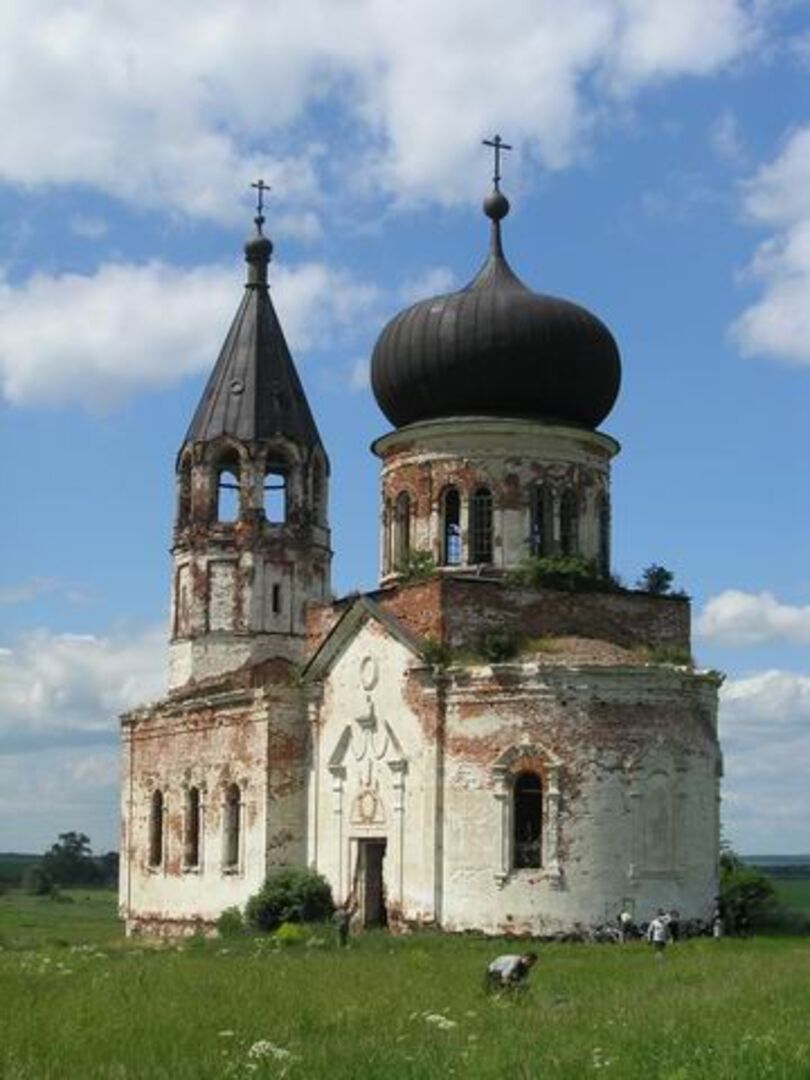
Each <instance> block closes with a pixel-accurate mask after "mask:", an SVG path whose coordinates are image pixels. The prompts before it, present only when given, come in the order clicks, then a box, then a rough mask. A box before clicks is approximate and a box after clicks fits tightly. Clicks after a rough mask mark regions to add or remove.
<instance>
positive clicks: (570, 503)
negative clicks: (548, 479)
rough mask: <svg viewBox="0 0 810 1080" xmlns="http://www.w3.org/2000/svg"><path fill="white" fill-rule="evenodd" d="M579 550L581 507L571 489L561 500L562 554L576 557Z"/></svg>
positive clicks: (563, 494) (567, 490) (568, 489)
mask: <svg viewBox="0 0 810 1080" xmlns="http://www.w3.org/2000/svg"><path fill="white" fill-rule="evenodd" d="M578 550H579V505H578V503H577V496H576V493H575V492H574V491H572V490H571V488H566V490H565V491H564V492H563V493H562V498H561V499H560V553H561V554H562V555H576V554H577V552H578Z"/></svg>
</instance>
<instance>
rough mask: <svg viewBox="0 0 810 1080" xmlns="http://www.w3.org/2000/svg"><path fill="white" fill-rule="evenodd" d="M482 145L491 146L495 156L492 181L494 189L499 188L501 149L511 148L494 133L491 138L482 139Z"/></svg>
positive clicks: (497, 189) (498, 189)
mask: <svg viewBox="0 0 810 1080" xmlns="http://www.w3.org/2000/svg"><path fill="white" fill-rule="evenodd" d="M482 145H483V146H491V147H492V149H493V151H494V156H495V172H494V173H493V176H492V183H493V185H494V187H495V190H496V191H500V190H501V151H502V150H511V149H512V147H511V146H510V145H509V143H505V142H504V141H503V139H502V138H501V137H500V135H495V136H494V137H493V138H492V139H482Z"/></svg>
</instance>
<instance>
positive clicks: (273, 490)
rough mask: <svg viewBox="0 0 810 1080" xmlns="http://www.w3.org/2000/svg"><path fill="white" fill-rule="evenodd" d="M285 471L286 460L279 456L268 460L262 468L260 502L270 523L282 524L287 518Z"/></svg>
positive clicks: (286, 467)
mask: <svg viewBox="0 0 810 1080" xmlns="http://www.w3.org/2000/svg"><path fill="white" fill-rule="evenodd" d="M287 473H288V466H287V462H286V461H282V460H281V459H280V458H273V459H270V460H268V462H267V464H266V466H265V469H264V483H263V484H262V504H263V507H264V516H265V518H266V519H267V521H269V522H270V524H271V525H283V524H284V522H285V521H286V520H287V509H288V507H287V499H288V491H287Z"/></svg>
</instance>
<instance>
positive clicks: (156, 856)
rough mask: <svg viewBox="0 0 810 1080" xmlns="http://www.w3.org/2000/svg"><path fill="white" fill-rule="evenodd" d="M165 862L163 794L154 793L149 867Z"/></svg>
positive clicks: (150, 816)
mask: <svg viewBox="0 0 810 1080" xmlns="http://www.w3.org/2000/svg"><path fill="white" fill-rule="evenodd" d="M162 862H163V792H162V791H153V792H152V802H151V805H150V808H149V865H150V866H160V864H161V863H162Z"/></svg>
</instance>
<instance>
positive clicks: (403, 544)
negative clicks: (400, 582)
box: [394, 491, 411, 570]
mask: <svg viewBox="0 0 810 1080" xmlns="http://www.w3.org/2000/svg"><path fill="white" fill-rule="evenodd" d="M410 550H411V500H410V496H409V495H408V492H407V491H400V493H399V495H397V499H396V502H395V503H394V569H395V570H396V569H399V568H400V567H401V564H402V562H403V561H404V560H405V559H406V558H407V555H408V552H409V551H410Z"/></svg>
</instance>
